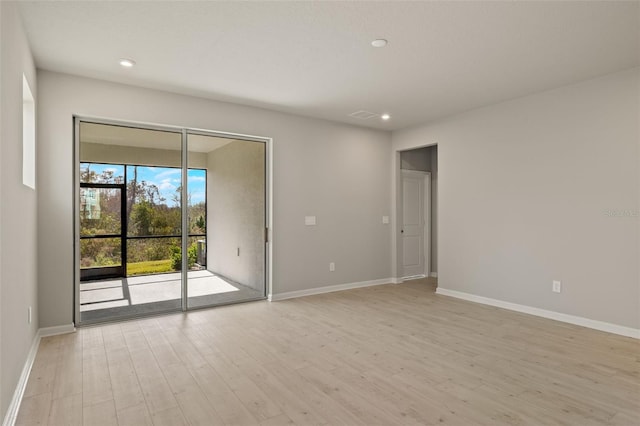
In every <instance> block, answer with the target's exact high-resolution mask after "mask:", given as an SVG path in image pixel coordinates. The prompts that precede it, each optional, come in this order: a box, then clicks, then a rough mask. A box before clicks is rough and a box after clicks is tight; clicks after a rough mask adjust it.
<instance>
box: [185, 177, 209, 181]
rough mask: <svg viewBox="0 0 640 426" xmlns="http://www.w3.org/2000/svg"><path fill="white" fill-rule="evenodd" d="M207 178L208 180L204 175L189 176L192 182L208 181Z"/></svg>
mask: <svg viewBox="0 0 640 426" xmlns="http://www.w3.org/2000/svg"><path fill="white" fill-rule="evenodd" d="M206 180H207V179H205V178H204V177H202V176H189V181H190V182H204V181H206Z"/></svg>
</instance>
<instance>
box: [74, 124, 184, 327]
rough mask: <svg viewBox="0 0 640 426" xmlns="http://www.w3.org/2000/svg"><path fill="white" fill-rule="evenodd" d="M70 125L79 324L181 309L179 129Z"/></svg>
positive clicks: (180, 156) (180, 143) (180, 141)
mask: <svg viewBox="0 0 640 426" xmlns="http://www.w3.org/2000/svg"><path fill="white" fill-rule="evenodd" d="M78 129H79V131H78V133H79V135H78V137H79V154H80V172H79V176H80V179H79V180H80V201H79V215H80V231H79V233H80V242H79V246H80V247H79V251H80V269H81V271H80V272H81V273H80V283H79V286H80V288H79V302H78V303H79V314H80V321H79V322H80V323H91V322H98V321H108V320H114V319H122V318H129V317H137V316H140V315H145V314H151V313H160V312H166V311H172V310H180V309H182V299H183V297H182V280H181V271H180V269H181V260H180V243H181V238H182V226H181V221H182V203H181V196H180V194H181V190H182V175H181V170H182V168H181V165H182V164H181V163H182V132H180V131H165V130H154V129H143V128H137V127H129V126H126V125H112V124H102V123H93V122H82V121H81V122H80V123H79V125H78ZM98 270H101V271H103V272H109V273H108V274H101V275H100V274H98V275H97V274H95V273H93V274H91V273H88V272H86V271H98Z"/></svg>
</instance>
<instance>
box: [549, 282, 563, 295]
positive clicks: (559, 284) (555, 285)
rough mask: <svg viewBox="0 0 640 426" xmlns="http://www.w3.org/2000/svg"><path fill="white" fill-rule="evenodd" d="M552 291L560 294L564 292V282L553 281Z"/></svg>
mask: <svg viewBox="0 0 640 426" xmlns="http://www.w3.org/2000/svg"><path fill="white" fill-rule="evenodd" d="M551 291H553V292H554V293H560V292H561V291H562V282H561V281H553V285H552V286H551Z"/></svg>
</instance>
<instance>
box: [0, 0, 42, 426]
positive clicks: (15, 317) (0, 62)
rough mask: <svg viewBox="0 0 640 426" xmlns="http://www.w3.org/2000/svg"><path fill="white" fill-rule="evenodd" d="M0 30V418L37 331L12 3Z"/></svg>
mask: <svg viewBox="0 0 640 426" xmlns="http://www.w3.org/2000/svg"><path fill="white" fill-rule="evenodd" d="M0 31H1V34H0V52H1V54H0V93H1V96H0V99H1V101H0V122H1V123H2V126H1V130H0V141H1V144H0V147H1V148H0V199H1V200H2V202H1V203H0V235H1V237H0V303H1V308H0V418H4V416H5V414H6V413H7V408H8V406H9V403H10V401H11V398H12V397H13V393H14V391H15V389H16V385H17V383H18V379H19V376H20V373H21V372H22V368H23V366H24V364H25V360H26V358H27V354H28V353H29V349H30V347H31V343H32V341H33V339H34V337H35V335H36V332H37V328H38V314H37V309H38V303H37V293H36V291H37V268H36V265H37V252H36V210H37V205H36V192H35V191H34V190H33V189H31V188H28V187H27V186H25V185H23V184H22V76H23V74H24V75H25V76H26V77H27V80H28V82H29V86H30V87H31V91H32V93H33V96H34V99H35V100H36V102H38V93H37V87H36V71H35V68H34V65H33V59H32V57H31V52H30V50H29V46H28V44H27V40H26V37H25V34H24V31H23V28H22V24H21V20H20V17H19V15H18V12H17V9H16V6H15V4H13V3H7V2H0ZM36 188H37V186H36ZM29 306H32V307H33V317H32V322H31V324H29V323H28V314H27V312H28V308H29Z"/></svg>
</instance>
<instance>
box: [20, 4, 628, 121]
mask: <svg viewBox="0 0 640 426" xmlns="http://www.w3.org/2000/svg"><path fill="white" fill-rule="evenodd" d="M20 9H21V13H22V16H23V21H24V26H25V28H26V31H27V34H28V37H29V40H30V43H31V45H32V49H33V53H34V56H35V59H36V63H37V65H38V67H39V68H43V69H48V70H52V71H59V72H66V73H71V74H76V75H82V76H87V77H94V78H99V79H105V80H111V81H117V82H122V83H127V84H134V85H139V86H144V87H150V88H155V89H162V90H168V91H173V92H178V93H184V94H189V95H195V96H200V97H205V98H210V99H217V100H222V101H231V102H236V103H241V104H246V105H253V106H258V107H264V108H269V109H273V110H279V111H284V112H289V113H294V114H300V115H305V116H311V117H318V118H325V119H329V120H335V121H342V122H346V123H352V124H357V125H362V126H369V127H374V128H379V129H387V130H393V129H398V128H403V127H407V126H411V125H415V124H419V123H422V122H426V121H431V120H435V119H438V118H441V117H443V116H446V115H450V114H453V113H457V112H461V111H464V110H468V109H472V108H475V107H479V106H483V105H487V104H491V103H496V102H500V101H503V100H507V99H511V98H514V97H518V96H522V95H526V94H529V93H533V92H537V91H541V90H546V89H550V88H554V87H558V86H562V85H565V84H570V83H572V82H577V81H580V80H584V79H588V78H592V77H595V76H598V75H602V74H606V73H610V72H615V71H619V70H623V69H627V68H632V67H637V66H640V2H636V1H631V2H482V1H481V2H399V1H391V2H355V1H354V2H179V1H178V2H104V1H96V2H51V1H46V2H20ZM375 38H386V39H388V40H389V44H388V46H387V47H385V48H382V49H376V48H373V47H371V45H370V42H371V40H373V39H375ZM121 57H127V58H133V59H134V60H135V61H136V62H137V65H136V66H135V67H134V68H132V69H123V68H122V67H120V66H119V65H118V63H117V61H118V58H121ZM358 110H367V111H372V112H375V113H382V112H388V113H390V114H391V115H392V119H391V120H390V121H388V122H382V121H381V120H380V119H379V118H377V117H376V118H371V119H369V120H359V119H357V118H353V117H349V115H348V114H350V113H352V112H355V111H358Z"/></svg>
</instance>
